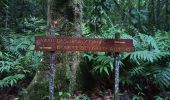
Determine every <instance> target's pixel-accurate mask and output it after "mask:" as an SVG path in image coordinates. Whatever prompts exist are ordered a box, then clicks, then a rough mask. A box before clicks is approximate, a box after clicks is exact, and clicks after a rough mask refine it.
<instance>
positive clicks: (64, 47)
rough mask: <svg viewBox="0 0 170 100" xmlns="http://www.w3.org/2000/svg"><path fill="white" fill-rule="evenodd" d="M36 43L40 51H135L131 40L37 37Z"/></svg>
mask: <svg viewBox="0 0 170 100" xmlns="http://www.w3.org/2000/svg"><path fill="white" fill-rule="evenodd" d="M35 41H36V44H35V49H36V50H39V51H93V52H131V51H132V50H133V41H132V40H130V39H96V38H79V37H52V36H36V37H35Z"/></svg>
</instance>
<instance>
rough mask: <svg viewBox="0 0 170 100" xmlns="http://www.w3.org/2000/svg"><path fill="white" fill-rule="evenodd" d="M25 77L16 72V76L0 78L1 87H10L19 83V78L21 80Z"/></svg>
mask: <svg viewBox="0 0 170 100" xmlns="http://www.w3.org/2000/svg"><path fill="white" fill-rule="evenodd" d="M24 77H25V75H23V74H16V75H14V76H7V77H5V78H4V79H2V80H0V87H1V88H4V87H9V86H13V85H14V84H16V83H17V81H18V80H21V79H23V78H24Z"/></svg>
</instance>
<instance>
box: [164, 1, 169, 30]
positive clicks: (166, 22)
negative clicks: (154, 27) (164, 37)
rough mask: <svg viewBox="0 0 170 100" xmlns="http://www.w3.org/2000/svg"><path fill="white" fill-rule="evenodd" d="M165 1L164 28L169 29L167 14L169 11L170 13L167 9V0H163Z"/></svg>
mask: <svg viewBox="0 0 170 100" xmlns="http://www.w3.org/2000/svg"><path fill="white" fill-rule="evenodd" d="M165 3H166V4H165V7H166V8H165V13H166V14H165V30H166V31H169V30H170V29H169V24H170V23H169V21H170V20H169V16H170V14H169V13H170V11H169V9H168V8H169V0H165Z"/></svg>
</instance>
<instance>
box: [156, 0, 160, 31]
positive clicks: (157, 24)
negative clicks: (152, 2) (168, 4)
mask: <svg viewBox="0 0 170 100" xmlns="http://www.w3.org/2000/svg"><path fill="white" fill-rule="evenodd" d="M160 6H161V3H160V0H157V7H156V26H157V29H160V24H161V23H160V19H161V18H160Z"/></svg>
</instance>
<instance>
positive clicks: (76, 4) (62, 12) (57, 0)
mask: <svg viewBox="0 0 170 100" xmlns="http://www.w3.org/2000/svg"><path fill="white" fill-rule="evenodd" d="M81 3H82V1H81V2H80V0H64V1H63V0H48V2H47V4H48V8H47V12H48V13H47V34H51V33H50V26H51V23H52V22H53V21H55V22H56V23H57V25H56V27H55V28H56V29H57V32H56V33H58V34H59V35H63V36H81V34H82V28H81V22H82V4H81ZM70 23H72V24H70ZM56 55H57V56H56V58H57V59H56V62H57V64H56V65H55V70H56V71H55V78H54V84H55V92H54V94H57V95H58V92H60V91H63V92H65V91H67V92H68V91H70V92H71V91H73V90H74V89H76V72H77V67H78V65H79V53H78V52H75V53H70V52H67V53H64V52H63V53H57V54H56ZM45 56H46V57H45V58H44V59H45V60H44V63H45V64H42V66H44V65H45V66H46V69H43V70H39V71H37V73H41V74H36V76H35V77H34V79H33V81H32V82H31V84H30V85H29V86H28V89H27V90H28V94H27V96H26V98H25V100H31V99H32V100H42V97H45V96H46V95H47V94H49V93H48V88H45V89H44V86H45V87H48V80H49V77H48V75H49V73H48V70H49V69H47V68H48V66H49V58H48V57H49V54H45ZM42 76H46V77H44V78H45V80H46V81H45V82H43V85H41V86H42V88H41V86H39V87H40V88H38V89H36V90H35V89H34V88H33V87H35V86H37V85H39V84H37V83H36V82H35V80H37V79H39V78H41V77H42ZM42 89H43V90H42ZM33 91H34V93H33V94H32V92H33ZM45 91H46V92H45ZM39 92H42V94H41V96H39V95H40V93H39ZM38 93H39V94H38ZM43 93H46V94H45V95H44V94H43ZM33 97H37V98H33ZM38 97H39V98H38Z"/></svg>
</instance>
